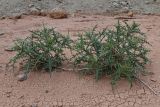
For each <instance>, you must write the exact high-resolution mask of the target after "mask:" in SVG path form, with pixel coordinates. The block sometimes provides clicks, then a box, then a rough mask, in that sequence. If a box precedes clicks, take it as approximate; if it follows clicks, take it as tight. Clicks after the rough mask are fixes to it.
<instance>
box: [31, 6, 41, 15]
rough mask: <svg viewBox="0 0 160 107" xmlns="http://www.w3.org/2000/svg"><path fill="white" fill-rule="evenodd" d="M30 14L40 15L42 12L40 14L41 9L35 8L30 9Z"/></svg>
mask: <svg viewBox="0 0 160 107" xmlns="http://www.w3.org/2000/svg"><path fill="white" fill-rule="evenodd" d="M30 14H31V15H40V14H41V12H40V10H39V9H37V8H35V7H33V8H31V9H30Z"/></svg>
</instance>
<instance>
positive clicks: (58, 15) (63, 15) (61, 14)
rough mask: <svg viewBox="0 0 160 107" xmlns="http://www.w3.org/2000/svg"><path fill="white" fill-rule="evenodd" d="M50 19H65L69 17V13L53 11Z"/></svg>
mask: <svg viewBox="0 0 160 107" xmlns="http://www.w3.org/2000/svg"><path fill="white" fill-rule="evenodd" d="M49 17H51V18H53V19H63V18H67V17H68V13H67V12H65V11H64V10H60V9H53V10H51V11H50V12H49Z"/></svg>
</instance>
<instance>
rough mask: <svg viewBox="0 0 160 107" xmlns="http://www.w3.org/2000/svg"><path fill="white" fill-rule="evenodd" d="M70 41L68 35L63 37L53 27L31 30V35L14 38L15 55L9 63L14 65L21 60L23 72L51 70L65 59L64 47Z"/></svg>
mask: <svg viewBox="0 0 160 107" xmlns="http://www.w3.org/2000/svg"><path fill="white" fill-rule="evenodd" d="M70 41H71V40H70V38H69V37H68V36H67V37H64V36H63V35H62V34H60V33H58V32H56V31H55V30H54V29H53V28H51V29H50V28H46V27H44V28H43V29H42V30H36V31H31V36H29V37H27V38H25V39H18V40H16V42H15V45H14V47H13V50H14V51H16V55H15V56H14V57H13V58H12V59H11V60H10V62H9V64H12V65H13V66H14V65H15V63H17V62H19V61H22V62H23V63H24V65H23V70H24V72H25V73H28V72H30V71H32V70H40V69H45V70H47V71H49V72H51V71H52V70H54V69H56V68H57V67H59V66H60V65H61V64H62V61H64V60H65V59H66V57H65V55H64V49H65V48H69V47H70V46H69V44H70Z"/></svg>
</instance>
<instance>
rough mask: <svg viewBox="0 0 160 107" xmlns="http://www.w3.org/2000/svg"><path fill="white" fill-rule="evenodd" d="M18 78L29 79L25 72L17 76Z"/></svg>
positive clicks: (19, 79)
mask: <svg viewBox="0 0 160 107" xmlns="http://www.w3.org/2000/svg"><path fill="white" fill-rule="evenodd" d="M17 80H18V81H25V80H27V74H25V73H22V74H19V75H18V76H17Z"/></svg>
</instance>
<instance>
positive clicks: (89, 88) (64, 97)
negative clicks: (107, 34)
mask: <svg viewBox="0 0 160 107" xmlns="http://www.w3.org/2000/svg"><path fill="white" fill-rule="evenodd" d="M132 21H133V19H132V20H129V22H132ZM134 21H136V22H137V23H140V24H141V29H142V31H143V32H145V33H146V34H147V35H148V41H149V42H150V43H151V44H152V47H150V48H151V50H152V51H151V53H150V55H149V57H150V59H151V61H152V63H151V65H148V66H147V70H148V71H149V72H153V75H148V76H144V77H143V80H144V81H145V82H146V83H147V84H149V85H150V86H151V87H152V88H153V89H154V90H155V91H156V92H157V93H158V95H157V96H156V95H154V94H153V93H152V92H150V90H148V89H147V88H146V87H145V86H143V85H141V84H139V83H135V84H134V85H133V87H132V88H131V89H130V87H129V84H128V83H127V81H126V80H121V81H120V82H118V86H117V88H116V89H115V92H114V93H113V91H112V87H111V85H110V78H109V77H106V78H103V79H101V80H99V81H98V82H97V81H95V80H94V78H93V76H84V77H80V76H79V74H77V73H75V72H71V71H62V72H54V73H53V75H52V76H51V78H50V75H49V74H48V73H38V72H32V73H31V74H30V76H29V78H28V80H26V81H23V82H19V81H17V78H16V77H15V73H13V72H11V71H6V70H5V64H6V63H7V62H8V60H9V58H11V57H12V56H13V55H14V52H8V51H4V49H5V48H9V47H11V46H12V45H13V41H14V40H15V39H16V38H24V37H26V36H27V35H28V34H29V32H28V30H33V29H37V28H39V27H41V26H42V24H45V25H46V26H52V27H56V29H57V30H58V31H60V32H63V33H67V32H68V31H69V32H70V33H71V34H72V38H73V39H74V38H76V36H75V34H76V33H77V32H81V31H83V30H86V29H88V28H92V27H93V26H95V25H98V27H99V28H104V27H112V26H113V24H115V23H116V22H117V20H116V19H114V17H109V16H98V15H93V16H79V17H74V18H68V19H51V18H48V17H38V16H36V17H35V16H25V17H23V18H22V19H19V20H16V21H15V20H11V19H5V20H0V33H4V35H1V36H0V107H159V105H160V97H159V92H160V82H159V81H160V72H159V66H160V49H159V46H160V29H159V28H160V22H159V21H160V17H159V16H139V15H137V16H136V19H134Z"/></svg>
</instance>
